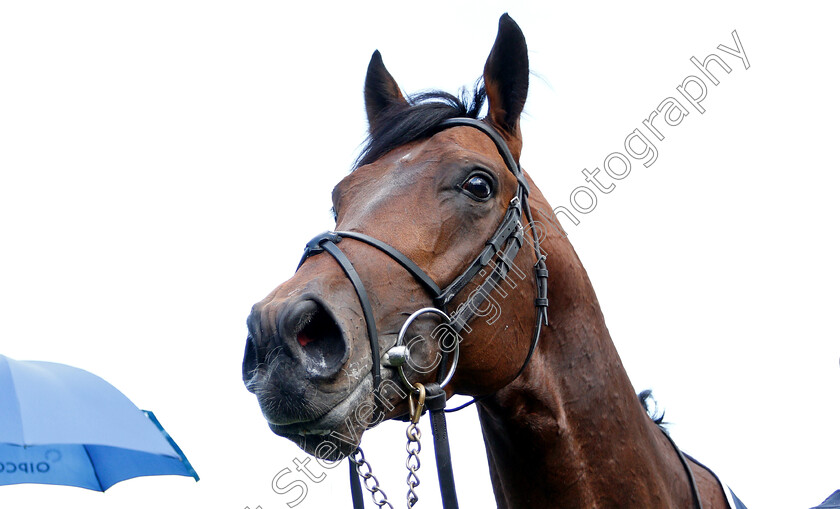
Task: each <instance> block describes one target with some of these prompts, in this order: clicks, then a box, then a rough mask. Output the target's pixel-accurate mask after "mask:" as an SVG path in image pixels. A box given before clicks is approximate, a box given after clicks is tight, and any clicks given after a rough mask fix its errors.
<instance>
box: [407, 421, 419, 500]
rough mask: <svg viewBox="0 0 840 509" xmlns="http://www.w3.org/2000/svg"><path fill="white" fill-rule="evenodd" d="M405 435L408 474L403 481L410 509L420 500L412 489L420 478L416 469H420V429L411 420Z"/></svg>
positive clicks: (417, 484)
mask: <svg viewBox="0 0 840 509" xmlns="http://www.w3.org/2000/svg"><path fill="white" fill-rule="evenodd" d="M405 436H406V437H407V438H408V442H407V443H406V444H405V451H406V452H407V453H408V458H407V459H406V460H405V468H407V469H408V476H407V477H406V478H405V483H406V484H408V493H407V494H406V503H407V504H408V508H409V509H411V508H412V507H414V504H416V503H417V501H418V500H420V497H419V496H418V495H417V492H415V491H414V488H416V487H417V486H419V485H420V478H419V477H417V471H418V470H420V456H419V454H420V429H418V428H417V425H416V424H414V423H413V422H412V423H410V424H409V425H408V428H407V429H406V430H405Z"/></svg>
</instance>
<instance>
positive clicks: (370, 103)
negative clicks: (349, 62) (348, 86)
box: [365, 50, 406, 132]
mask: <svg viewBox="0 0 840 509" xmlns="http://www.w3.org/2000/svg"><path fill="white" fill-rule="evenodd" d="M405 102H406V100H405V97H403V95H402V92H400V87H399V85H397V82H396V81H395V80H394V77H393V76H391V73H389V72H388V69H386V68H385V64H384V63H383V62H382V55H381V54H380V53H379V50H376V51H374V52H373V55H372V56H371V57H370V63H369V64H368V69H367V76H366V77H365V109H366V110H367V117H368V124H369V126H370V127H369V131H371V132H372V131H373V130H374V126H375V124H376V119H377V117H379V114H380V113H382V111H383V110H385V109H386V108H388V107H389V106H391V105H393V104H400V103H403V104H404V103H405Z"/></svg>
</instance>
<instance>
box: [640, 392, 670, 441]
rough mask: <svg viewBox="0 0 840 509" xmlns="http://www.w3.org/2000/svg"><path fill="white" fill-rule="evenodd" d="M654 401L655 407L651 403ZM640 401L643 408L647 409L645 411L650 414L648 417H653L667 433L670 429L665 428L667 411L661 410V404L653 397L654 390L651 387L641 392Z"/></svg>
mask: <svg viewBox="0 0 840 509" xmlns="http://www.w3.org/2000/svg"><path fill="white" fill-rule="evenodd" d="M651 402H653V408H651V407H650V403H651ZM639 403H641V404H642V408H644V409H645V413H647V414H648V417H650V418H651V420H652V421H653V422H655V423H656V425H657V426H659V428H660V429H662V431H665V432H666V433H667V432H668V430H667V429H666V428H665V426H666V425H667V424H669V423H668V422H666V421H665V411H664V410H663V411H661V412H660V411H659V405H658V404H657V403H656V399H654V397H653V391H652V390H650V389H645V390H643V391H642V392H640V393H639Z"/></svg>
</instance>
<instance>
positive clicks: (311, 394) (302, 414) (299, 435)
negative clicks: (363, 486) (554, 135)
mask: <svg viewBox="0 0 840 509" xmlns="http://www.w3.org/2000/svg"><path fill="white" fill-rule="evenodd" d="M528 73H529V70H528V56H527V48H526V45H525V39H524V36H523V35H522V32H521V31H520V29H519V27H518V26H517V25H516V23H515V22H514V21H513V20H512V19H511V18H510V17H509V16H507V15H505V16H503V17H502V18H501V20H500V22H499V31H498V34H497V37H496V40H495V43H494V45H493V47H492V49H491V51H490V55H489V57H488V59H487V62H486V64H485V67H484V75H483V84H481V85H478V86H477V87H476V89H475V90H474V91H473V92H472V94H471V96H469V95H468V94H467V93H464V94H462V97H461V98H457V97H455V96H452V95H449V94H445V93H427V94H421V95H418V96H412V97H408V98H406V97H405V96H404V95H403V94H402V92H401V91H400V88H399V86H398V85H397V82H396V81H395V80H394V78H393V77H392V76H391V74H390V73H389V72H388V70H387V69H386V68H385V65H384V64H383V61H382V58H381V56H380V54H379V52H378V51H377V52H375V53H374V54H373V57H372V58H371V61H370V64H369V66H368V70H367V76H366V79H365V88H364V99H365V107H366V110H367V117H368V122H369V134H370V136H369V139H368V143H367V145H366V147H365V149H364V151H363V152H362V154H361V156H360V157H359V159H358V161H357V163H356V166H355V169H354V170H353V171H352V172H351V173H350V174H349V175H347V176H346V177H345V178H344V179H343V180H342V181H341V182H339V183H338V185H336V186H335V188H334V190H333V193H332V200H333V207H334V211H335V216H336V231H339V232H346V233H345V234H341V233H339V234H337V235H336V234H332V233H328V234H325V235H322V236H319V237H317V238H316V239H314V240H313V242H311V243H310V244H309V246H308V247H307V251H306V255H305V256H304V259H303V260H302V263H301V265H300V266H299V268H298V270H297V272H296V273H295V275H294V276H293V277H292V278H291V279H289V280H288V281H286V282H285V283H283V284H281V285H280V286H278V287H277V288H276V289H275V290H274V291H272V292H271V293H270V294H269V295H268V296H267V297H266V298H265V299H263V300H262V301H260V302H258V303H257V304H256V305H255V306H254V307H253V310H252V312H251V315H250V317H249V319H248V331H249V336H248V340H247V345H246V351H245V359H244V363H243V376H244V380H245V384H246V386H247V387H248V389H249V390H250V391H252V392H253V393H254V394H255V395H256V396H257V399H258V401H259V404H260V407H261V409H262V411H263V414H264V416H265V418H266V420H267V421H268V423H269V426H270V428H271V429H272V431H274V432H275V433H276V434H278V435H281V436H284V437H286V438H289V439H291V440H293V441H295V442H296V443H297V444H298V445H299V446H300V447H301V448H303V449H304V450H306V451H307V452H309V453H311V454H315V455H316V456H319V457H322V458H327V459H337V458H340V457H342V456H343V455H347V454H349V453H350V452H352V451H353V450H354V449H355V448H356V446H358V443H359V440H360V439H361V434H362V432H363V431H364V430H365V429H367V428H369V427H371V426H373V425H375V424H377V423H378V422H381V421H382V420H384V419H389V418H393V417H398V416H401V415H404V414H406V412H407V410H408V405H407V403H406V396H407V394H408V392H410V390H411V385H406V384H405V383H402V380H401V377H400V375H399V374H398V370H397V369H395V367H394V364H395V363H394V361H393V360H390V361H389V359H388V357H389V354H393V353H394V352H393V350H392V347H393V346H394V344H395V343H396V341H397V339H398V337H399V333H400V330H401V329H402V328H403V326H404V325H406V323H405V322H406V319H407V317H409V316H410V315H412V313H413V312H415V311H416V310H418V309H423V308H430V307H436V308H439V309H446V311H447V313H448V315H449V317H455V320H457V311H458V310H461V311H464V312H468V315H469V316H470V317H471V318H473V319H472V320H471V321H469V323H465V319H463V318H462V323H460V324H459V326H458V327H455V328H452V329H450V330H448V331H447V330H442V329H441V325H442V324H443V325H445V326H447V327H449V322H450V318H448V317H446V316H445V315H446V314H447V313H427V314H423V315H422V316H418V317H416V319H415V320H412V322H411V323H410V324H408V326H407V330H406V331H403V332H404V333H406V335H405V336H404V337H405V338H407V339H406V340H405V346H406V347H407V349H406V350H404V353H405V354H406V355H407V356H408V362H407V363H406V364H405V365H404V366H403V373H404V374H405V378H406V379H407V380H408V381H410V383H411V384H415V383H418V382H420V383H427V382H434V381H435V379H436V377H439V376H440V375H439V373H441V372H443V371H449V370H450V369H451V370H452V371H453V372H454V375H453V376H452V379H451V382H450V383H449V384H448V385H447V386H446V392H447V394H449V395H451V394H453V393H460V394H467V395H483V394H489V393H493V392H495V391H497V390H498V389H500V388H501V387H504V386H505V385H506V384H508V383H510V381H511V380H512V379H513V378H515V377H516V376H517V375H518V374H519V371H520V370H521V368H522V366H523V364H524V363H525V362H526V360H527V358H529V357H530V354H531V351H532V349H533V340H534V339H535V338H534V337H533V334H532V331H533V330H534V328H535V326H536V323H537V322H540V321H541V320H542V318H541V315H540V314H539V313H535V312H534V309H535V308H534V304H533V303H534V296H535V294H538V293H539V289H538V288H537V285H538V283H537V282H536V280H535V278H534V277H533V269H532V267H533V266H534V265H535V263H537V264H539V263H541V262H540V261H539V256H538V253H539V249H533V248H532V246H529V245H528V244H534V243H535V242H538V239H539V235H535V234H534V232H529V231H526V230H527V229H528V228H529V224H528V222H526V221H525V218H523V217H521V215H522V211H523V209H522V205H523V204H522V203H521V202H522V201H526V205H527V196H528V194H529V188H530V195H531V196H534V195H535V193H536V195H537V197H536V199H537V200H538V201H539V202H540V204H539V206H541V207H547V205H546V204H544V200H543V199H542V197H541V196H540V195H539V193H538V191H536V190H535V188H534V187H533V185H532V184H530V183H529V180H528V177H527V176H525V175H524V174H523V173H522V172H521V170H519V168H518V158H519V154H520V152H521V148H522V135H521V131H520V128H519V117H520V114H521V112H522V109H523V107H524V104H525V99H526V96H527V91H528ZM485 102H486V103H487V104H486V106H487V110H486V111H487V113H486V116H484V117H483V118H482V119H480V121H479V122H481V124H482V126H487V128H485V127H482V126H475V125H468V124H465V125H462V124H458V123H457V122H453V121H452V120H451V119H456V118H458V119H463V118H475V119H477V118H478V116H479V115H480V112H481V111H483V106H484V103H485ZM476 123H477V122H476ZM476 127H479V128H476ZM488 128H489V129H488ZM512 165H514V166H515V167H514V168H512V167H511V166H512ZM547 210H550V208H548V209H547ZM512 211H513V212H512ZM517 213H518V214H519V216H516V214H517ZM526 213H527V214H528V215H530V211H529V210H527V206H526ZM513 216H516V217H513ZM506 221H507V225H508V226H509V228H508V229H507V230H505V232H504V234H497V233H498V231H499V229H500V225H503V224H505V222H506ZM523 224H524V225H525V226H524V227H523ZM530 226H533V225H530ZM494 234H497V235H496V237H497V238H498V240H496V241H495V242H496V243H497V244H500V245H499V246H491V247H492V248H493V249H490V248H488V244H489V243H488V239H491V238H493V237H494ZM354 235H355V236H354ZM372 241H378V242H380V243H381V244H384V245H385V246H386V247H390V248H392V250H393V251H394V252H395V253H397V254H389V252H388V251H387V249H384V248H381V247H379V248H377V246H375V245H372ZM523 241H524V242H525V248H524V249H519V250H512V251H507V253H514V256H513V257H511V258H510V259H500V257H501V258H504V255H505V251H504V249H505V248H506V247H507V246H511V245H513V244H517V243H518V244H519V246H517V247H521V245H522V244H523ZM324 243H327V244H329V246H325V245H324ZM511 249H512V248H511ZM325 250H330V251H331V252H330V253H329V254H328V253H324V251H325ZM335 251H338V253H335ZM483 253H485V254H483ZM487 253H489V255H490V256H488V254H487ZM398 255H402V256H404V257H405V258H407V259H408V262H404V263H402V264H401V263H400V262H399V260H398V259H397V257H398ZM342 256H343V257H344V258H345V259H346V261H347V262H346V263H342V262H341V261H340V260H339V259H340V257H342ZM481 256H484V258H486V259H485V260H483V261H482V264H481V265H479V266H476V265H475V260H476V259H477V257H478V258H480V257H481ZM411 264H413V265H414V266H415V267H416V270H415V269H407V267H406V265H411ZM348 266H349V267H350V268H349V269H348V268H347V267H348ZM473 267H475V269H474V270H473V271H472V272H471V273H470V269H471V268H473ZM542 270H544V267H543V269H542ZM494 271H496V272H497V273H498V272H499V271H501V272H503V274H501V276H502V277H498V274H497V285H496V286H495V288H493V290H494V291H493V292H492V295H491V292H489V291H487V290H486V287H485V289H484V290H482V288H481V285H482V283H483V282H484V281H486V280H487V278H490V277H492V276H491V274H492V273H493V272H494ZM351 272H353V273H354V274H352V275H351ZM465 273H466V274H469V275H468V276H465ZM354 277H355V278H356V283H354V281H353V278H354ZM424 277H425V278H428V281H423V279H424ZM502 281H504V282H502ZM453 285H455V286H457V288H456V289H454V290H457V291H450V292H449V294H448V295H447V296H446V302H441V295H440V294H438V295H435V293H436V292H435V290H436V289H441V290H440V292H441V293H442V292H444V290H445V289H447V288H452V286H453ZM360 286H361V288H362V290H361V293H364V294H365V296H364V297H362V295H361V294H360V290H359V287H360ZM480 291H483V294H482V298H481V299H479V302H478V303H476V302H475V301H470V296H474V295H476V292H480ZM543 299H544V296H543ZM364 300H367V301H368V302H369V307H370V310H369V312H368V313H369V314H371V315H372V316H366V312H365V310H364V303H363V301H364ZM523 303H524V304H523ZM470 306H471V307H472V309H469V310H466V308H467V307H470ZM371 317H372V320H370V319H369V318H371ZM371 338H374V340H373V341H372V340H371ZM421 338H422V340H421ZM456 346H457V349H458V359H457V362H458V364H457V369H454V367H453V363H454V362H455V360H456V359H455V358H454V356H453V355H447V354H451V353H452V350H453V349H454V347H456ZM441 365H443V367H441ZM438 381H440V379H439V378H438Z"/></svg>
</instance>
